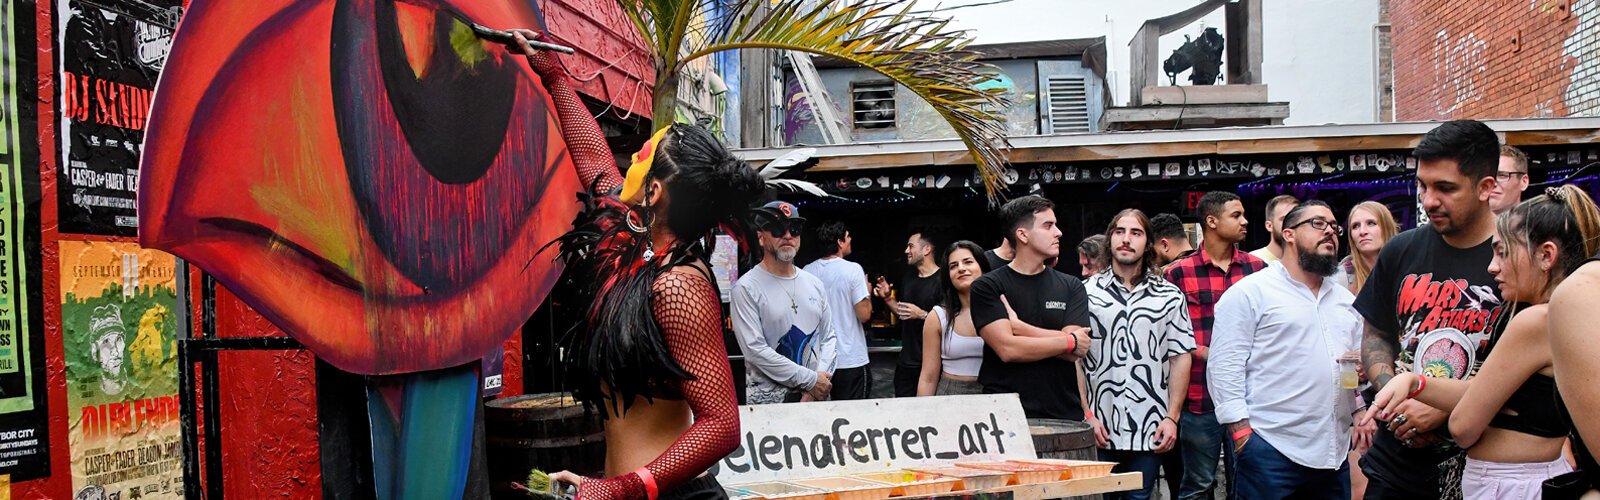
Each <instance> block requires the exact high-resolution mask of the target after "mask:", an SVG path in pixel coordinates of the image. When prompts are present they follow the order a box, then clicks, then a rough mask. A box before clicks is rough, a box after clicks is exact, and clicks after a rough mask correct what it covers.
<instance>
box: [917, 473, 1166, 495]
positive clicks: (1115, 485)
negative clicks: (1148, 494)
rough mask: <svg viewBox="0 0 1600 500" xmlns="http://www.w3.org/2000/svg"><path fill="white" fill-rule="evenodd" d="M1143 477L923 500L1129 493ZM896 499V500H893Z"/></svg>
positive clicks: (1121, 476)
mask: <svg viewBox="0 0 1600 500" xmlns="http://www.w3.org/2000/svg"><path fill="white" fill-rule="evenodd" d="M1143 479H1144V475H1143V474H1142V473H1139V472H1124V473H1121V474H1112V475H1109V476H1103V477H1091V478H1084V479H1068V480H1066V481H1057V482H1053V483H1043V484H1028V485H1019V486H1006V487H1003V488H994V489H989V490H981V491H952V492H949V493H940V494H938V495H933V496H928V497H923V498H927V499H941V500H948V499H994V500H1005V499H1014V500H1043V499H1047V498H1070V497H1080V496H1084V495H1099V494H1101V493H1111V492H1114V491H1131V490H1136V489H1139V487H1140V486H1141V485H1143V484H1144V483H1143ZM896 500H900V499H896Z"/></svg>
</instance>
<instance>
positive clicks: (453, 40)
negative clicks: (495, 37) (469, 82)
mask: <svg viewBox="0 0 1600 500" xmlns="http://www.w3.org/2000/svg"><path fill="white" fill-rule="evenodd" d="M452 21H453V22H454V24H452V25H451V26H450V47H451V48H453V49H455V51H456V57H457V58H460V59H461V63H462V64H465V65H467V70H468V71H471V70H472V69H473V68H474V67H477V65H478V63H479V62H482V61H483V60H484V59H488V58H489V52H488V51H486V50H484V49H483V40H479V39H478V35H477V34H476V33H473V32H472V27H471V26H467V25H466V23H462V22H461V21H460V20H458V19H452Z"/></svg>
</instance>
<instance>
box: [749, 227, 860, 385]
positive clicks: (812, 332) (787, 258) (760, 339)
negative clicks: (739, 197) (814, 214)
mask: <svg viewBox="0 0 1600 500" xmlns="http://www.w3.org/2000/svg"><path fill="white" fill-rule="evenodd" d="M755 212H756V227H757V229H758V232H757V235H758V237H759V238H760V242H761V253H762V255H761V263H760V264H758V265H756V266H755V267H752V268H750V271H749V272H746V273H745V274H744V275H743V276H740V277H739V284H737V285H734V287H733V306H732V308H733V333H734V336H735V337H737V338H738V340H739V351H740V352H741V353H743V354H744V367H745V374H746V375H745V401H746V402H747V403H746V404H769V403H793V402H798V401H822V400H826V399H828V394H829V393H830V392H832V391H833V382H832V377H833V367H834V361H835V359H834V357H835V352H836V350H837V349H838V342H839V341H838V335H837V334H836V333H835V331H834V328H833V325H832V323H831V321H830V317H829V314H828V290H827V288H826V287H825V286H824V285H823V284H822V280H820V279H817V277H816V276H813V275H812V274H811V273H808V272H805V270H803V269H800V268H798V267H795V265H794V256H795V254H796V253H798V252H799V251H800V232H801V231H803V230H804V229H803V228H804V227H805V223H806V220H805V218H803V217H800V209H798V208H795V206H794V205H791V204H789V203H787V202H782V201H774V202H772V203H768V204H766V205H764V206H762V207H761V208H758V209H756V210H755Z"/></svg>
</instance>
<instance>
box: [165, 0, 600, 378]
mask: <svg viewBox="0 0 1600 500" xmlns="http://www.w3.org/2000/svg"><path fill="white" fill-rule="evenodd" d="M534 9H535V7H534V6H533V2H525V1H512V0H495V1H488V0H460V1H457V2H447V1H430V0H411V1H406V2H396V1H394V0H323V1H301V2H289V1H271V0H250V1H234V0H226V1H206V0H195V1H194V2H193V3H191V4H190V8H189V10H188V12H186V13H185V15H184V18H183V21H182V23H181V24H180V26H179V28H178V32H177V35H176V36H175V38H174V42H173V49H172V53H171V56H170V57H169V58H168V60H167V66H166V69H165V72H164V73H163V74H162V76H161V81H160V84H159V85H158V86H157V88H156V94H155V101H154V104H153V106H152V112H151V115H150V122H149V124H148V126H147V135H146V140H145V153H144V156H143V159H142V163H141V165H140V174H141V177H140V181H141V186H140V189H139V217H140V226H141V232H140V235H139V236H140V240H141V242H142V243H143V244H145V245H147V246H151V247H156V248H161V249H165V250H168V251H170V252H172V253H173V254H176V255H178V256H180V257H183V258H185V259H188V260H189V261H190V262H193V263H195V264H197V265H199V266H200V267H201V268H203V269H205V270H206V271H208V272H210V273H212V274H213V275H215V276H216V277H217V279H218V280H219V281H221V282H222V283H223V284H224V285H226V286H227V287H228V288H229V289H230V290H232V291H233V292H234V293H236V294H238V295H239V296H240V297H241V298H243V299H244V300H245V301H246V302H248V303H249V304H251V305H252V306H253V307H255V308H256V310H257V311H259V312H261V314H263V315H265V316H266V317H267V318H268V319H270V320H272V321H273V322H274V323H275V324H277V325H278V326H280V327H281V328H283V329H284V330H285V331H287V332H289V334H290V335H293V336H294V337H295V338H297V339H299V340H300V341H302V342H304V343H305V344H306V345H307V346H309V347H310V348H311V349H312V350H313V351H314V352H315V353H316V354H317V355H318V356H320V357H322V358H323V359H326V360H328V361H329V362H330V363H333V364H334V365H335V366H338V367H339V368H341V369H344V370H347V371H351V372H356V373H362V374H392V373H404V372H413V371H419V370H427V369H436V368H443V367H448V366H455V365H460V364H464V363H468V362H471V361H472V360H475V359H478V358H480V357H482V356H483V354H484V353H486V352H488V351H489V350H490V349H492V348H494V347H495V346H496V345H498V344H499V343H500V342H502V341H503V340H504V339H505V338H506V337H507V336H509V335H510V334H511V333H512V332H514V331H516V330H517V328H518V327H519V326H520V325H521V324H522V322H523V321H524V320H526V318H527V317H528V316H529V315H530V314H531V313H532V312H533V310H534V308H536V307H537V306H538V304H539V303H540V301H541V300H542V299H543V298H544V296H545V294H546V293H547V292H548V291H549V288H550V287H551V286H552V284H553V283H554V281H555V277H556V275H557V274H559V272H560V269H559V267H557V266H556V265H555V264H554V262H553V261H552V259H553V257H554V250H550V251H548V252H546V253H545V254H539V252H540V250H541V249H542V248H543V247H544V246H545V244H546V243H549V242H550V241H551V240H553V239H555V238H556V237H557V236H559V235H560V234H561V233H563V232H565V231H566V230H567V229H568V226H569V225H570V223H571V221H572V219H573V216H574V214H575V213H576V210H577V208H578V207H577V204H576V201H575V200H576V198H575V197H574V193H576V192H577V191H578V190H579V189H580V188H581V186H580V185H579V182H578V180H577V173H576V170H575V169H574V168H573V166H572V162H571V159H570V157H569V156H568V154H567V151H566V147H565V145H564V143H563V141H562V139H561V136H560V132H559V131H558V130H557V128H556V124H555V117H554V114H553V113H552V111H551V110H550V108H549V106H548V105H547V104H548V103H549V97H548V95H547V94H546V93H545V91H544V88H543V86H542V84H541V83H540V81H539V79H538V77H537V76H536V75H534V73H533V72H532V71H531V70H530V69H528V67H527V64H526V62H525V60H524V59H522V58H521V57H518V56H514V55H512V54H510V53H507V52H506V51H505V50H504V49H503V48H502V47H499V46H496V45H493V44H487V43H484V42H482V41H479V40H478V39H476V38H474V37H473V36H472V34H471V30H470V29H469V28H468V25H467V24H465V23H466V22H468V21H470V22H477V23H480V24H485V25H489V26H496V27H537V26H538V25H539V23H538V13H537V12H536V11H535V10H534ZM530 261H531V262H533V263H534V264H533V265H530V266H527V268H526V269H524V264H527V263H529V262H530Z"/></svg>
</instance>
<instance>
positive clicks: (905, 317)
mask: <svg viewBox="0 0 1600 500" xmlns="http://www.w3.org/2000/svg"><path fill="white" fill-rule="evenodd" d="M933 248H934V247H933V240H932V239H931V238H929V237H928V233H927V232H924V231H918V232H914V233H911V236H910V237H908V238H906V265H907V266H911V269H909V270H907V271H906V276H905V278H902V279H901V280H900V289H899V291H898V292H896V293H891V290H892V289H893V287H894V285H891V284H889V282H888V281H886V280H884V278H883V277H882V276H879V277H878V283H877V284H876V285H874V286H873V288H872V293H873V294H874V295H877V296H878V298H881V299H883V300H884V303H885V304H888V306H889V310H891V311H894V314H895V317H897V318H899V319H900V359H899V360H898V361H896V363H895V368H894V397H897V398H914V397H917V382H918V381H919V380H920V379H921V377H922V322H923V320H926V319H928V311H930V310H932V309H933V306H934V305H936V304H938V303H939V301H940V300H943V299H944V290H943V288H942V287H943V286H944V285H943V284H941V283H940V281H939V264H938V262H936V261H935V256H934V255H933Z"/></svg>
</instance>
